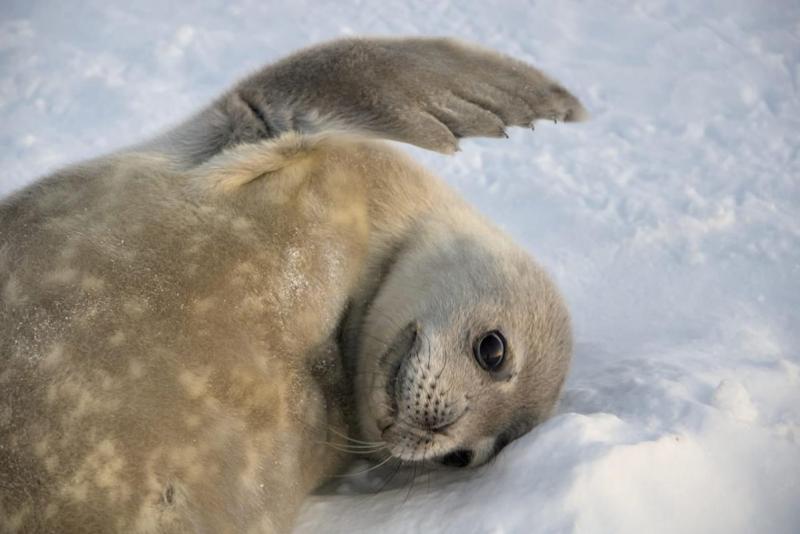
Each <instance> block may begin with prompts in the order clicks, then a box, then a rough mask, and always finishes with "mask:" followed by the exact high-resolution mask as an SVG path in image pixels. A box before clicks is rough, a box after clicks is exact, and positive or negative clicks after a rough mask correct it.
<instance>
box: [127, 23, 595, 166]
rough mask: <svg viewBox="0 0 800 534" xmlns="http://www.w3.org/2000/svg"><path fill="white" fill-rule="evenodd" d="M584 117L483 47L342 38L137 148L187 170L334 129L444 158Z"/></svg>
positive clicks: (562, 93) (272, 70)
mask: <svg viewBox="0 0 800 534" xmlns="http://www.w3.org/2000/svg"><path fill="white" fill-rule="evenodd" d="M585 117H586V111H585V110H584V109H583V107H582V106H581V104H580V102H578V100H577V99H576V98H575V97H574V96H572V95H571V94H570V93H569V92H568V91H567V90H566V89H564V88H563V87H562V86H561V85H559V84H558V83H557V82H555V81H553V80H551V79H550V78H548V77H547V76H545V75H544V74H543V73H541V72H540V71H538V70H537V69H535V68H533V67H531V66H529V65H527V64H525V63H523V62H521V61H518V60H515V59H513V58H510V57H507V56H503V55H501V54H498V53H496V52H492V51H490V50H486V49H482V48H479V47H476V46H471V45H468V44H465V43H462V42H459V41H456V40H453V39H444V38H442V39H431V38H412V39H397V38H384V39H344V40H340V41H336V42H333V43H327V44H323V45H319V46H315V47H311V48H308V49H306V50H303V51H301V52H298V53H296V54H294V55H292V56H290V57H288V58H286V59H284V60H283V61H280V62H278V63H276V64H274V65H272V66H270V67H267V68H265V69H263V70H261V71H259V72H257V73H255V74H253V75H252V76H250V77H248V78H247V79H245V80H244V81H242V82H241V83H239V84H237V85H236V86H235V87H234V88H233V89H232V90H231V91H229V92H227V93H226V94H225V95H223V96H222V97H221V98H220V99H218V100H217V101H216V102H214V103H213V104H212V105H211V106H210V107H209V108H208V109H206V110H204V111H202V112H200V114H198V115H197V116H196V117H193V118H192V119H190V120H189V121H187V122H186V123H184V124H182V125H181V126H179V127H178V128H176V129H175V130H173V131H171V132H168V133H167V134H165V135H164V136H161V137H159V138H158V139H156V140H155V141H153V142H151V143H148V144H146V145H144V147H145V148H153V149H156V150H158V151H164V150H166V151H168V152H169V153H170V154H171V155H176V156H178V157H179V158H180V160H181V161H182V162H185V163H186V164H188V165H194V164H197V163H199V162H203V161H206V160H207V159H209V158H210V157H212V156H213V155H215V154H217V153H219V152H220V151H221V150H224V149H225V148H228V147H230V146H232V145H235V144H238V143H250V142H254V141H257V140H259V139H264V138H268V137H272V136H275V135H279V134H281V133H283V132H287V131H297V132H303V133H314V132H320V131H330V130H341V131H348V132H358V133H361V134H366V135H371V136H375V137H379V138H383V139H393V140H396V141H402V142H405V143H411V144H414V145H417V146H420V147H422V148H427V149H430V150H435V151H438V152H443V153H448V154H449V153H452V152H454V151H455V150H457V148H458V139H460V138H462V137H476V136H480V137H502V136H504V135H505V128H506V127H508V126H530V125H532V124H533V123H534V122H535V121H536V120H540V119H546V120H556V121H566V122H570V121H578V120H582V119H584V118H585ZM139 148H141V147H139Z"/></svg>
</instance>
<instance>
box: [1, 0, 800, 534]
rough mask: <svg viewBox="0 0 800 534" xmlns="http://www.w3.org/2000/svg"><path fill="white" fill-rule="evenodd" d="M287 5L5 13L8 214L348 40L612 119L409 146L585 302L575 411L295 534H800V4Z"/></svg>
mask: <svg viewBox="0 0 800 534" xmlns="http://www.w3.org/2000/svg"><path fill="white" fill-rule="evenodd" d="M280 5H281V3H277V2H267V1H258V2H256V1H252V2H251V1H246V0H218V1H217V0H203V1H202V2H192V3H180V4H178V3H172V2H163V1H154V0H146V1H142V2H136V3H130V2H120V1H108V0H103V1H99V0H93V1H85V2H81V3H77V2H56V1H52V0H42V1H37V2H29V1H8V0H6V1H5V2H3V5H2V7H0V72H2V73H3V76H2V77H0V166H2V168H3V169H4V172H3V175H2V178H0V195H3V194H6V193H8V192H10V191H12V190H13V189H15V188H18V187H20V186H22V185H24V184H26V183H29V182H30V181H32V180H33V179H35V178H36V177H37V176H40V175H41V174H43V173H45V172H48V171H50V170H53V169H56V168H58V167H59V166H61V165H64V164H66V163H68V162H71V161H75V160H78V159H81V158H86V157H90V156H93V155H97V154H100V153H103V152H107V151H110V150H112V149H113V148H115V147H119V146H123V145H126V144H130V143H132V142H134V141H139V140H141V139H143V138H144V137H145V136H149V135H151V134H153V133H154V132H157V131H159V130H161V129H163V128H165V127H166V126H167V125H170V124H173V123H175V122H177V121H178V120H179V119H180V118H182V117H184V116H186V115H187V114H188V113H190V112H191V111H193V110H195V109H196V108H198V107H199V106H200V105H202V104H203V103H205V102H207V101H208V100H210V99H211V98H212V97H213V96H214V95H216V94H217V93H219V92H220V91H221V90H222V89H223V88H225V87H226V86H228V85H229V84H230V83H231V82H232V81H233V80H235V79H236V78H238V77H241V76H242V75H244V74H246V73H247V72H249V71H251V70H252V69H254V68H256V67H257V66H258V65H260V64H261V63H263V62H266V61H270V60H273V59H276V58H279V57H281V56H283V55H285V54H286V53H288V52H290V51H292V50H295V49H297V48H299V47H302V46H305V45H307V44H310V43H312V42H317V41H320V40H323V39H328V38H332V37H336V36H340V35H350V34H436V35H453V36H458V37H461V38H464V39H467V40H471V41H477V42H480V43H483V44H484V45H487V46H489V47H492V48H495V49H498V50H501V51H504V52H506V53H509V54H511V55H514V56H516V57H520V58H522V59H525V60H527V61H530V62H533V63H534V64H536V65H537V66H539V67H541V68H542V69H544V70H545V71H546V72H548V73H550V74H551V75H553V76H554V77H556V78H557V79H559V80H560V81H562V82H563V83H564V84H565V85H566V86H567V87H569V88H570V89H573V90H574V91H575V92H576V93H577V94H578V95H579V96H580V97H581V99H582V100H583V102H584V103H585V104H586V106H587V108H588V109H589V110H590V111H591V113H592V115H593V118H592V120H591V121H590V122H588V123H585V124H581V125H567V126H564V125H551V124H545V123H542V124H540V125H537V128H536V131H535V132H529V131H525V130H514V131H512V132H511V134H512V135H511V139H510V140H475V141H467V142H465V143H463V145H462V152H460V153H458V154H457V155H456V156H455V157H444V156H438V155H435V154H429V153H425V152H423V151H421V150H416V149H411V148H404V149H406V150H410V151H412V152H413V153H414V154H415V156H416V157H418V158H419V159H421V160H423V161H424V162H425V163H426V164H427V165H428V166H429V167H431V168H433V169H434V170H436V171H437V172H438V173H439V174H440V175H441V176H443V177H445V179H447V180H448V181H449V182H450V183H452V184H453V185H454V186H455V187H457V188H458V189H459V190H460V191H461V192H462V193H463V194H464V195H465V196H466V197H467V198H469V199H470V200H471V201H473V202H474V203H475V204H476V205H477V206H478V207H479V209H481V210H482V211H484V212H485V213H486V214H488V215H489V216H490V217H491V218H492V219H493V220H495V221H497V222H498V223H499V224H501V225H502V226H503V227H504V228H505V229H506V230H507V231H509V232H510V233H511V234H512V235H514V236H515V237H516V238H517V239H518V240H519V241H520V242H521V243H523V244H524V245H525V246H526V247H527V248H528V249H529V250H530V251H531V252H532V253H533V254H534V255H536V256H537V257H538V258H539V259H540V261H541V262H542V263H543V264H544V265H545V266H546V267H547V268H548V269H549V270H550V272H552V273H553V275H554V276H555V278H556V279H557V281H558V283H559V285H560V287H561V288H562V289H563V291H564V294H565V296H566V298H567V300H568V301H569V304H570V308H571V310H572V312H573V315H574V324H575V335H576V341H577V347H576V352H575V360H574V365H573V369H572V371H571V375H570V378H569V380H568V383H567V386H566V390H565V394H564V398H563V401H562V403H561V405H560V407H559V410H558V413H557V414H556V416H555V417H554V418H552V419H551V420H550V421H548V422H547V423H545V424H544V425H542V426H540V427H539V428H538V429H536V430H535V431H534V432H532V433H531V434H529V435H527V436H526V437H524V438H523V439H521V440H519V441H517V442H515V443H513V444H512V445H510V446H509V447H508V448H507V449H506V450H505V451H504V452H503V453H502V454H501V455H500V457H499V458H498V459H497V460H496V461H495V462H493V463H492V464H490V465H488V466H485V467H484V468H480V469H478V470H474V471H469V472H458V473H452V472H439V473H434V475H433V476H422V477H418V479H417V480H416V481H415V482H414V483H413V484H412V483H411V481H410V479H409V478H408V477H407V476H406V475H407V474H401V475H399V476H397V477H395V480H394V481H392V482H390V483H389V484H388V485H387V487H385V488H384V491H381V492H378V493H375V491H376V490H377V489H379V488H380V487H381V486H382V485H383V482H382V480H383V478H382V476H386V473H380V472H379V471H380V470H378V472H376V471H373V472H370V473H367V474H363V475H358V476H355V477H351V478H343V479H342V481H343V482H341V483H340V484H339V485H337V486H334V487H333V488H332V489H330V488H329V489H328V490H327V491H326V492H324V493H323V494H321V495H319V496H316V497H314V498H312V499H311V500H310V501H309V503H308V506H307V507H306V509H305V510H304V513H303V516H302V518H301V522H300V524H299V525H298V529H297V531H298V532H309V533H310V532H320V531H326V532H373V531H375V530H376V529H380V530H381V532H383V533H384V534H387V533H391V532H422V531H424V532H459V533H460V532H492V533H509V532H533V531H535V532H614V533H626V532H631V533H634V532H635V533H640V532H656V533H657V532H670V533H672V532H698V533H700V532H702V533H713V532H725V533H738V532H741V533H745V532H770V533H796V532H800V328H798V327H799V326H800V312H798V310H800V283H798V280H800V138H799V137H800V99H799V98H798V86H800V4H798V3H797V2H794V1H778V0H772V1H770V2H757V1H755V0H753V1H743V0H725V1H723V0H711V1H708V2H679V1H676V0H653V1H649V2H624V1H619V2H606V1H601V0H587V1H585V2H580V3H571V2H563V1H556V0H542V1H535V0H529V1H520V2H477V1H473V2H469V3H466V2H465V3H456V2H445V1H442V2H437V3H431V2H424V1H422V0H407V1H405V2H395V1H386V0H383V1H380V2H377V1H359V2H351V3H344V2H330V3H328V2H319V3H312V2H302V1H301V2H293V3H291V5H286V6H282V7H277V6H280ZM358 469H363V466H362V467H361V468H358ZM358 469H357V470H358ZM376 473H377V474H376ZM389 475H391V473H389ZM404 476H406V478H405V479H404V478H403V477H404Z"/></svg>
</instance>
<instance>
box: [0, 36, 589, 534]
mask: <svg viewBox="0 0 800 534" xmlns="http://www.w3.org/2000/svg"><path fill="white" fill-rule="evenodd" d="M583 113H584V112H583V109H582V108H581V106H580V104H579V103H578V101H577V100H576V99H575V98H574V97H572V96H571V95H570V94H569V93H567V92H566V91H565V90H564V89H562V88H560V86H558V85H556V84H555V83H554V82H552V81H551V80H549V79H547V78H546V77H545V76H544V75H542V74H541V73H539V72H538V71H536V70H535V69H532V68H531V67H528V66H526V65H524V64H522V63H519V62H517V61H515V60H512V59H510V58H506V57H504V56H500V55H498V54H495V53H493V52H489V51H485V50H482V49H478V48H475V47H471V46H467V45H462V44H458V43H454V42H453V41H450V40H442V39H408V40H399V39H372V40H345V41H338V42H334V43H330V44H326V45H321V46H318V47H314V48H310V49H308V50H305V51H302V52H300V53H298V54H296V55H294V56H292V57H290V58H288V59H286V60H284V61H282V62H279V63H277V64H275V65H273V66H271V67H267V68H265V69H264V70H262V71H261V72H259V73H257V74H255V75H254V76H252V77H250V78H248V79H247V80H245V81H244V82H242V83H241V84H239V85H238V86H236V87H235V88H234V89H233V90H232V91H230V92H229V93H227V94H226V95H224V96H223V97H222V98H221V99H219V100H218V101H217V102H216V103H214V104H213V105H212V106H211V107H210V108H208V109H207V110H205V111H203V112H201V113H200V114H199V115H198V116H197V117H196V118H194V119H191V120H190V121H188V122H187V123H185V124H184V125H182V126H180V127H178V128H176V129H175V130H173V131H171V132H169V133H168V134H165V135H164V136H161V137H160V138H158V139H156V140H154V141H150V142H147V143H144V144H142V145H139V146H138V147H133V148H131V149H129V150H126V151H122V152H120V153H118V154H115V155H111V156H108V157H104V158H99V159H97V160H95V161H91V162H87V163H82V164H79V165H76V166H73V167H71V168H68V169H65V170H63V171H61V172H58V173H56V174H55V175H53V176H50V177H48V178H46V179H43V180H41V181H40V182H38V183H36V184H34V185H32V186H30V187H29V188H27V189H25V190H23V191H21V192H19V193H17V194H16V195H13V196H12V197H10V198H8V199H6V200H5V201H4V202H2V203H0V531H3V532H52V531H58V532H87V531H96V532H111V531H116V532H142V533H144V532H285V531H287V530H289V529H290V528H291V524H292V521H293V519H294V517H295V515H296V514H297V511H298V509H299V506H300V504H301V502H302V500H303V498H304V497H305V495H307V494H308V492H309V491H311V490H313V489H314V488H315V487H316V486H318V485H319V484H320V483H321V482H323V481H324V480H325V479H326V478H327V477H329V476H331V475H333V474H334V473H336V472H338V471H340V470H341V469H342V468H343V467H344V466H345V465H346V462H347V457H348V455H347V454H345V453H344V452H343V451H347V450H349V449H351V448H352V444H353V442H351V441H349V439H348V438H345V437H344V436H346V435H350V436H354V437H355V439H358V440H361V441H365V442H371V443H376V444H379V445H380V447H381V448H380V450H379V451H376V456H377V457H379V458H381V457H383V456H384V455H387V454H388V455H391V456H392V457H394V458H400V459H404V460H408V461H415V462H423V461H429V460H432V459H433V460H435V459H438V458H441V457H443V456H444V455H446V454H448V453H449V452H452V451H454V450H458V449H462V448H469V449H470V450H471V451H473V452H474V456H473V458H472V461H471V463H472V464H473V465H477V464H480V463H482V462H484V461H486V460H487V459H489V458H490V457H491V456H492V455H493V454H494V453H496V451H497V450H498V449H499V448H501V446H502V444H504V443H501V442H507V441H508V440H510V439H513V438H515V437H517V436H518V435H520V434H522V433H524V432H525V431H527V430H528V429H530V428H531V427H532V426H533V425H535V424H536V423H537V422H539V421H541V420H542V419H544V418H545V417H547V414H548V413H549V412H550V410H551V409H552V407H553V405H554V403H555V401H556V398H557V395H558V392H559V389H560V388H561V385H562V383H563V380H564V377H565V374H566V371H567V367H568V364H569V358H570V353H571V337H570V331H569V317H568V314H567V311H566V308H565V306H564V304H563V302H562V300H561V298H560V297H559V295H558V292H557V290H556V289H555V287H554V286H553V284H552V283H551V282H550V281H549V279H548V277H547V276H546V274H545V273H544V272H543V271H542V270H541V269H540V268H539V267H538V266H537V265H536V264H535V263H534V262H533V260H532V259H531V258H530V257H529V256H528V255H527V254H526V253H525V252H524V251H522V250H521V249H519V248H518V247H517V246H516V245H514V244H513V243H512V242H511V241H510V240H509V238H508V237H507V236H505V235H504V234H502V233H501V232H500V231H499V230H497V229H496V228H494V227H493V226H492V225H491V223H489V222H488V221H486V220H484V219H483V218H482V217H480V216H479V215H477V214H476V213H475V212H474V211H473V210H472V209H471V208H470V207H469V206H467V205H466V204H465V203H464V202H463V201H461V200H460V199H459V198H458V196H457V195H456V194H455V193H454V192H453V191H451V190H450V189H449V188H448V187H446V186H445V185H444V184H442V183H441V182H440V181H439V180H437V179H436V178H434V177H433V176H431V175H429V174H428V173H427V172H426V171H425V170H424V169H421V168H420V167H418V166H417V165H415V164H414V163H413V162H412V161H410V160H409V159H408V158H406V157H405V156H403V155H402V154H400V153H398V152H396V151H395V150H393V149H392V148H391V147H389V146H388V145H386V144H385V143H382V142H380V141H375V140H369V139H367V138H365V136H366V137H373V138H375V137H378V138H388V139H397V140H402V141H406V142H409V143H414V144H417V145H419V146H423V147H426V148H431V149H434V150H440V151H444V152H448V151H452V149H453V148H454V147H455V146H456V143H457V138H458V137H461V136H467V135H497V134H499V133H500V132H501V131H502V128H503V127H505V126H506V125H524V124H528V123H530V122H531V121H533V120H535V119H537V118H558V119H562V120H573V119H578V118H580V117H581V116H582V115H583ZM331 130H335V132H333V133H332V132H331ZM495 328H500V329H502V330H503V332H504V335H505V336H506V338H507V340H508V343H509V357H508V365H507V366H506V367H505V368H504V369H503V372H502V373H500V374H497V375H496V376H490V375H489V374H487V373H486V372H485V371H483V370H482V369H481V368H480V367H479V366H478V365H477V363H476V362H475V359H474V358H473V356H472V352H471V351H472V344H473V340H474V338H475V336H476V335H479V334H480V333H481V332H482V331H485V330H490V329H495ZM412 334H413V335H412ZM394 377H396V378H394ZM390 381H391V382H390ZM418 393H419V396H418V395H417V394H418ZM428 395H430V397H431V400H430V402H427V399H428ZM437 400H438V404H437V402H436V401H437ZM394 404H396V405H397V406H396V407H393V405H394ZM417 412H420V413H417ZM445 427H446V430H445Z"/></svg>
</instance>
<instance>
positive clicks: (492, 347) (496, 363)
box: [475, 330, 506, 371]
mask: <svg viewBox="0 0 800 534" xmlns="http://www.w3.org/2000/svg"><path fill="white" fill-rule="evenodd" d="M505 357H506V340H505V339H503V334H501V333H500V332H498V331H497V330H492V331H491V332H487V333H485V334H483V335H482V336H480V337H479V338H478V340H477V341H476V342H475V359H476V360H478V363H479V364H480V366H481V367H483V368H484V369H486V370H487V371H496V370H497V369H499V368H500V366H501V365H502V364H503V360H504V359H505Z"/></svg>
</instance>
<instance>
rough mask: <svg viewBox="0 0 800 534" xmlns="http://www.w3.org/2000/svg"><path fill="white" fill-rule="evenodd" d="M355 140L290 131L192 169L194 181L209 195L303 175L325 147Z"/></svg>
mask: <svg viewBox="0 0 800 534" xmlns="http://www.w3.org/2000/svg"><path fill="white" fill-rule="evenodd" d="M353 137H354V136H353V135H348V134H341V133H337V132H325V133H320V134H313V135H305V134H301V133H297V132H287V133H285V134H283V135H281V136H280V137H277V138H272V139H267V140H264V141H260V142H258V143H250V144H243V145H239V146H236V147H233V148H230V149H228V150H225V151H224V152H222V153H221V154H219V155H217V156H215V157H213V158H211V159H210V160H208V161H207V162H205V163H203V164H202V165H200V166H198V167H196V168H194V169H192V170H191V171H190V172H191V174H192V178H191V182H192V183H193V184H194V185H195V186H197V187H198V188H199V189H201V190H204V191H207V192H221V193H225V192H230V191H234V190H237V189H239V188H241V187H243V186H245V185H247V184H249V183H251V182H254V181H256V180H261V179H267V178H269V177H270V176H272V175H276V174H280V173H282V172H285V171H290V170H292V171H298V172H303V171H304V170H305V169H306V168H307V166H308V164H309V163H311V162H312V161H313V160H314V157H315V154H316V153H318V152H319V149H320V148H321V146H322V145H325V144H330V143H334V142H339V141H342V140H350V139H352V138H353Z"/></svg>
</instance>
